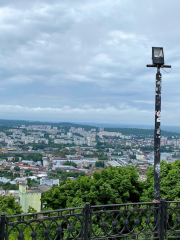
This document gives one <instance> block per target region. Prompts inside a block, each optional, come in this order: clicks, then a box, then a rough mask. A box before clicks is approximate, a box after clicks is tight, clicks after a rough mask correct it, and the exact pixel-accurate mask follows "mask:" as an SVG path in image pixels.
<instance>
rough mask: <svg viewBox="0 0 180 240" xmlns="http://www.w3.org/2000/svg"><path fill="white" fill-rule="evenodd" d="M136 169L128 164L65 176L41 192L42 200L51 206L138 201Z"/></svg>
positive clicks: (138, 187) (140, 183)
mask: <svg viewBox="0 0 180 240" xmlns="http://www.w3.org/2000/svg"><path fill="white" fill-rule="evenodd" d="M138 178H139V176H138V173H137V170H136V169H135V168H134V167H132V166H130V167H125V168H123V167H120V168H113V167H110V168H108V169H107V170H105V169H103V170H102V171H101V173H98V172H94V174H93V178H91V176H85V177H79V178H78V179H77V180H75V181H71V180H67V181H64V182H61V183H60V186H54V187H53V188H51V189H50V190H49V191H48V192H46V193H44V195H43V197H42V202H43V203H44V202H46V204H47V207H51V208H53V209H58V208H67V207H70V206H81V205H84V204H85V202H90V204H92V205H98V204H115V203H127V202H138V201H139V199H140V196H141V192H142V189H143V183H142V182H140V181H139V180H138Z"/></svg>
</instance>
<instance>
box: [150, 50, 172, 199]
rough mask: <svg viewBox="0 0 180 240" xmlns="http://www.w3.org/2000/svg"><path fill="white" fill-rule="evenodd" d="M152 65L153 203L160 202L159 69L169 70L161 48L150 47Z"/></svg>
mask: <svg viewBox="0 0 180 240" xmlns="http://www.w3.org/2000/svg"><path fill="white" fill-rule="evenodd" d="M152 63H153V64H148V65H146V67H156V68H157V73H156V91H155V129H154V201H155V202H156V201H159V200H160V160H161V156H160V145H161V128H160V125H161V83H162V75H161V73H160V68H171V66H170V65H164V52H163V48H162V47H152Z"/></svg>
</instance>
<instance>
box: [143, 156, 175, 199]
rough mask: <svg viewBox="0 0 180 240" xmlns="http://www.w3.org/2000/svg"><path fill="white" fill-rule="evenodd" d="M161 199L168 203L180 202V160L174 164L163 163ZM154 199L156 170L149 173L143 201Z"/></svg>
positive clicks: (152, 169) (151, 168) (150, 170)
mask: <svg viewBox="0 0 180 240" xmlns="http://www.w3.org/2000/svg"><path fill="white" fill-rule="evenodd" d="M160 178H161V189H160V191H161V197H162V198H165V199H166V200H167V201H176V200H180V160H176V161H175V162H174V163H173V164H172V163H166V162H165V161H161V176H160ZM153 199H154V168H153V167H150V168H149V170H148V171H147V180H146V181H145V187H144V190H143V193H142V197H141V199H140V200H141V201H145V202H146V201H152V200H153Z"/></svg>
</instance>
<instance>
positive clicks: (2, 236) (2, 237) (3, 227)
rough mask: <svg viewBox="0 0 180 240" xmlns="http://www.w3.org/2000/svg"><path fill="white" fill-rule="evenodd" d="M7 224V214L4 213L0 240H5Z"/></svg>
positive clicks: (2, 214)
mask: <svg viewBox="0 0 180 240" xmlns="http://www.w3.org/2000/svg"><path fill="white" fill-rule="evenodd" d="M5 222H6V214H5V213H4V212H2V213H1V234H0V240H4V235H5V234H4V233H5Z"/></svg>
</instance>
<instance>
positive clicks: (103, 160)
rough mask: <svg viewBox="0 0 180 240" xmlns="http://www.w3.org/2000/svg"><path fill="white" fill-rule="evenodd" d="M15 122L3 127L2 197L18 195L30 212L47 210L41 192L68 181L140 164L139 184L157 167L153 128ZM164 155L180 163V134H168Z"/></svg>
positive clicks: (165, 133)
mask: <svg viewBox="0 0 180 240" xmlns="http://www.w3.org/2000/svg"><path fill="white" fill-rule="evenodd" d="M11 124H12V126H8V124H7V125H4V126H1V132H0V144H1V149H0V185H1V195H6V196H9V195H13V196H14V197H15V199H16V201H17V202H18V203H19V204H20V206H21V207H22V210H23V211H24V212H28V207H29V206H31V207H33V208H34V209H35V210H36V211H41V210H42V204H41V194H43V192H46V191H48V190H49V189H50V188H52V187H53V186H55V185H57V186H59V185H60V183H61V182H62V181H64V180H67V179H70V180H76V179H77V178H78V176H86V175H87V176H93V173H94V172H101V170H102V169H107V168H109V167H115V168H119V167H128V166H134V167H135V168H136V169H137V171H138V174H139V180H140V181H145V180H146V178H147V177H146V172H147V171H148V169H149V167H150V166H152V165H153V164H154V150H153V146H154V139H153V130H151V129H149V130H148V129H138V128H134V129H130V128H129V129H128V128H102V127H95V126H88V125H85V126H81V125H77V126H76V124H73V123H62V124H61V123H59V124H48V125H46V124H42V125H40V124H39V125H37V124H36V125H33V124H31V123H30V122H29V123H28V122H26V124H24V125H23V124H22V125H20V124H17V126H16V125H15V124H16V121H14V126H13V121H12V123H11ZM54 125H56V126H54ZM161 151H162V153H161V160H165V161H166V162H168V163H173V162H174V161H175V160H177V159H178V158H179V157H180V133H174V132H168V131H163V134H162V137H161ZM23 186H24V187H23ZM25 193H28V194H25ZM30 193H32V195H31V194H30ZM35 193H36V195H34V194H35ZM32 196H33V198H35V199H33V200H32ZM36 198H37V199H36Z"/></svg>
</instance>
